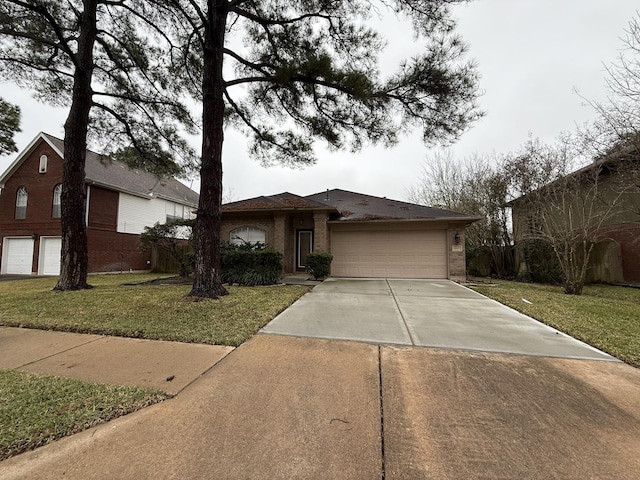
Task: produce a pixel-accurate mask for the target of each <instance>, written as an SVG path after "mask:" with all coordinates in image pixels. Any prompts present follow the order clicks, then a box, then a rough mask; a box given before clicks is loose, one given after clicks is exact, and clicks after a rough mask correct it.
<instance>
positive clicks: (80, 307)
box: [0, 274, 309, 346]
mask: <svg viewBox="0 0 640 480" xmlns="http://www.w3.org/2000/svg"><path fill="white" fill-rule="evenodd" d="M156 277H157V275H149V274H146V275H136V274H121V275H96V276H90V277H89V283H90V284H92V285H93V286H94V288H92V289H90V290H80V291H72V292H54V291H52V290H51V289H52V288H53V286H54V285H55V279H53V278H39V279H29V280H24V281H12V282H1V283H0V325H4V326H13V327H29V328H40V329H48V330H62V331H69V332H80V333H96V334H104V335H117V336H123V337H136V338H148V339H155V340H175V341H181V342H193V343H208V344H217V345H231V346H238V345H240V344H241V343H242V342H244V341H245V340H247V339H248V338H249V337H250V336H252V335H253V334H255V333H256V332H257V331H258V330H259V329H260V328H262V327H263V326H264V325H265V324H266V323H268V322H269V321H270V320H271V319H272V318H273V317H275V316H276V315H277V314H278V313H280V312H281V311H283V310H284V309H285V308H287V307H288V306H289V305H291V304H292V303H293V302H294V301H296V300H297V299H298V298H300V297H301V296H302V295H303V294H304V293H306V292H307V291H309V287H305V286H295V285H275V286H266V287H228V290H229V295H227V296H225V297H222V298H221V299H219V300H212V301H201V302H190V301H186V300H185V296H186V295H187V293H188V292H189V290H190V286H188V285H124V284H125V283H127V284H133V283H138V282H143V281H145V280H150V279H153V278H156Z"/></svg>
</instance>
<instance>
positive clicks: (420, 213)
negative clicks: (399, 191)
mask: <svg viewBox="0 0 640 480" xmlns="http://www.w3.org/2000/svg"><path fill="white" fill-rule="evenodd" d="M305 198H307V199H311V200H313V201H315V202H318V203H321V204H322V205H325V206H331V207H334V208H335V209H336V210H338V212H340V220H343V221H357V220H412V219H416V220H417V219H424V220H438V219H447V220H470V221H471V220H477V217H474V216H470V215H466V214H464V213H458V212H453V211H451V210H442V209H439V208H433V207H426V206H423V205H417V204H414V203H407V202H401V201H399V200H391V199H388V198H381V197H374V196H371V195H364V194H362V193H355V192H349V191H346V190H340V189H334V190H327V191H325V192H320V193H315V194H313V195H309V196H307V197H305Z"/></svg>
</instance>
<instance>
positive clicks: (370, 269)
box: [331, 230, 447, 278]
mask: <svg viewBox="0 0 640 480" xmlns="http://www.w3.org/2000/svg"><path fill="white" fill-rule="evenodd" d="M331 250H332V253H333V257H334V258H333V263H332V265H331V272H332V274H333V275H334V276H344V277H374V278H375V277H392V278H402V277H406V278H447V247H446V232H445V231H444V230H415V231H414V230H403V231H394V230H376V231H367V232H354V231H340V230H335V231H333V232H332V234H331Z"/></svg>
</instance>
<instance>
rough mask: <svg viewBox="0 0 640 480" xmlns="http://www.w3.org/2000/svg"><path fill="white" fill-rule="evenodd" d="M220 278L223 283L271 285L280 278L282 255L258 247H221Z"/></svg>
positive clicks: (260, 246) (224, 244) (227, 244)
mask: <svg viewBox="0 0 640 480" xmlns="http://www.w3.org/2000/svg"><path fill="white" fill-rule="evenodd" d="M220 250H221V263H222V269H221V277H222V281H223V282H225V283H229V284H233V283H237V284H238V285H246V286H255V285H273V284H274V283H278V282H279V281H280V278H281V277H282V254H281V253H280V252H276V251H275V250H273V249H269V248H267V247H265V246H264V245H262V244H259V245H250V244H243V245H232V244H230V243H228V242H225V243H223V244H222V245H221V249H220Z"/></svg>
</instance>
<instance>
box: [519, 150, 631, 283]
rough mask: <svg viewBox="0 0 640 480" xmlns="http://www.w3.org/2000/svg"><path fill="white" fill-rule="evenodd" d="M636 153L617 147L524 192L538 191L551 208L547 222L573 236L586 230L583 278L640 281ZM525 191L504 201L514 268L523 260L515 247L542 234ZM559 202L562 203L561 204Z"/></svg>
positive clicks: (615, 281) (619, 281) (620, 281)
mask: <svg viewBox="0 0 640 480" xmlns="http://www.w3.org/2000/svg"><path fill="white" fill-rule="evenodd" d="M639 158H640V157H639V156H638V154H637V149H636V148H635V147H634V148H623V147H618V148H617V149H614V150H613V152H610V153H609V154H607V155H604V156H602V157H600V158H597V159H595V160H594V161H593V162H592V163H591V164H589V165H587V166H585V167H583V168H581V169H579V170H576V171H575V172H572V173H571V174H569V175H568V176H566V177H563V178H560V179H558V180H556V181H554V182H552V183H550V184H548V185H546V186H544V187H542V189H540V190H538V191H536V192H533V193H532V194H530V195H531V196H533V198H535V197H536V196H537V195H539V194H540V192H541V193H542V194H543V195H544V196H545V200H546V201H547V202H548V203H549V205H550V206H555V207H556V212H557V213H555V214H554V215H555V217H554V216H550V218H551V221H550V222H549V221H548V222H546V223H547V224H551V225H558V228H559V229H562V228H564V229H567V230H571V229H573V233H574V235H573V236H574V238H576V239H579V238H583V237H584V235H585V234H584V233H582V232H587V233H586V235H587V236H588V238H589V239H591V240H592V241H593V242H594V248H593V250H592V253H591V258H590V260H589V264H588V270H587V277H586V281H587V283H593V282H605V283H640V163H639V161H638V160H639ZM563 189H566V190H568V192H569V193H568V195H564V194H563ZM530 195H524V196H522V197H519V198H516V199H514V200H512V201H511V202H510V203H509V205H510V206H511V209H512V220H513V236H514V243H515V245H516V252H517V257H518V258H517V260H516V262H517V263H519V264H520V269H522V268H523V267H525V268H526V265H524V263H525V262H524V258H523V255H522V252H520V251H519V250H520V248H519V246H520V245H522V243H523V241H524V240H526V239H527V238H536V237H539V236H540V235H539V233H542V234H543V236H544V230H545V227H544V225H543V224H542V222H540V219H539V212H536V211H535V208H532V205H531V203H530V202H529V201H528V200H529V196H530ZM562 202H565V204H566V206H564V207H563V206H561V205H560V203H562ZM549 210H550V211H551V209H549ZM548 215H551V214H550V213H548ZM569 225H570V227H569ZM569 233H571V232H569Z"/></svg>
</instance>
